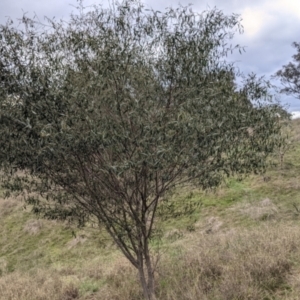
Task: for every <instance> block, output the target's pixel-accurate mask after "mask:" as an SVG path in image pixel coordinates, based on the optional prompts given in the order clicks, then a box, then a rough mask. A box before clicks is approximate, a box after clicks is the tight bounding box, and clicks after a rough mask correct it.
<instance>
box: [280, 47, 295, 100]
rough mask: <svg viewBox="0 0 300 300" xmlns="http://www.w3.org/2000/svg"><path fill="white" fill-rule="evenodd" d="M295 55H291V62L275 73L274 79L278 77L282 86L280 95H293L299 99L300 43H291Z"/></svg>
mask: <svg viewBox="0 0 300 300" xmlns="http://www.w3.org/2000/svg"><path fill="white" fill-rule="evenodd" d="M293 46H294V47H295V48H296V50H297V53H296V54H294V55H293V62H290V63H288V64H287V65H284V66H283V67H282V69H281V70H279V71H277V72H276V74H275V77H278V78H279V79H280V81H281V83H282V85H283V86H284V88H283V89H282V90H281V92H282V93H285V94H288V95H294V96H295V97H296V98H298V99H300V43H296V42H294V43H293Z"/></svg>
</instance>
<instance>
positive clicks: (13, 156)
mask: <svg viewBox="0 0 300 300" xmlns="http://www.w3.org/2000/svg"><path fill="white" fill-rule="evenodd" d="M21 21H22V24H23V25H24V27H23V31H22V30H20V29H18V30H17V29H15V28H14V27H13V25H12V24H10V23H8V24H6V25H1V27H0V49H1V56H0V67H1V72H2V74H4V75H2V76H1V81H0V105H1V111H0V123H1V127H0V134H1V148H0V165H1V168H2V170H4V171H5V172H3V174H4V175H3V178H2V181H3V184H4V185H5V186H6V187H7V188H10V189H11V190H19V191H22V192H24V195H25V197H26V201H27V202H29V203H31V204H32V207H33V211H34V212H36V213H39V214H41V215H42V216H44V217H48V218H75V217H76V218H77V219H78V220H79V221H80V222H82V223H84V222H85V221H87V220H88V219H89V218H93V219H94V220H97V222H98V223H99V224H100V225H101V226H104V227H105V228H106V230H107V232H108V233H109V234H110V236H111V237H112V239H113V240H114V241H115V243H116V244H117V245H118V247H119V249H120V250H121V251H122V252H123V254H124V255H125V256H126V257H127V259H128V260H129V261H130V262H131V263H132V265H133V266H134V267H136V268H137V270H138V272H139V278H140V282H141V285H142V289H143V293H144V296H145V298H146V299H155V285H154V268H153V261H152V259H151V252H150V244H149V243H150V239H151V237H152V235H153V224H154V220H155V215H156V212H157V208H158V206H159V203H160V202H161V201H162V200H163V198H164V195H165V193H166V192H167V191H168V190H170V189H173V188H174V187H176V186H177V185H180V184H185V183H192V184H195V185H196V186H198V187H202V188H212V187H216V186H218V185H219V184H220V183H221V182H222V180H223V179H224V177H225V176H230V175H233V174H238V175H240V176H244V175H246V174H248V173H251V172H262V171H264V169H265V166H266V158H267V156H268V155H269V154H270V153H272V151H273V149H274V147H276V143H277V140H278V139H276V136H277V135H278V134H279V132H280V124H279V123H278V122H277V119H276V117H275V114H274V111H276V110H277V109H278V105H277V104H274V103H272V102H271V100H270V99H271V98H270V96H269V94H268V88H267V86H266V85H265V84H264V83H263V81H262V80H261V79H256V78H255V76H250V77H248V78H247V79H246V80H245V81H244V84H243V86H241V87H240V88H238V87H237V85H236V84H235V83H234V82H235V77H236V74H237V72H236V71H235V68H234V66H233V65H232V64H229V63H228V62H227V61H226V59H225V57H226V55H227V53H228V52H230V51H232V50H233V48H232V47H228V46H227V44H228V42H229V40H230V39H231V38H232V36H233V33H234V32H235V31H236V30H239V29H240V25H239V18H238V16H236V15H232V16H226V15H224V14H223V13H222V12H221V11H219V10H217V9H214V10H211V11H207V12H205V13H203V14H198V13H195V12H193V11H192V10H191V9H190V8H189V7H178V8H176V9H171V8H170V9H166V11H165V12H163V13H161V12H157V11H153V10H150V11H147V10H145V9H144V7H143V5H142V4H141V3H140V2H135V1H125V2H122V3H115V6H114V8H111V9H103V8H102V7H101V6H95V7H94V8H93V9H92V10H90V11H87V12H85V10H83V9H82V8H81V9H80V10H79V14H77V15H72V16H71V18H70V21H69V22H68V23H67V24H66V23H65V22H57V21H53V20H48V23H47V25H42V24H40V23H38V22H36V21H35V20H32V19H28V18H26V17H25V16H24V17H23V19H22V20H21ZM19 28H20V27H19ZM20 170H21V171H22V172H18V171H20Z"/></svg>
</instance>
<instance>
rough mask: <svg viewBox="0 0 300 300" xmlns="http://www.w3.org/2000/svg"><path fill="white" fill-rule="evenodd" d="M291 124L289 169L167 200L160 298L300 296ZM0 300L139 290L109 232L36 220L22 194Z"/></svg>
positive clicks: (5, 223) (299, 200)
mask: <svg viewBox="0 0 300 300" xmlns="http://www.w3.org/2000/svg"><path fill="white" fill-rule="evenodd" d="M292 126H293V127H292V128H293V129H292V143H291V146H290V149H289V151H288V152H287V153H286V155H285V156H284V163H283V166H282V168H281V167H280V166H279V165H277V166H273V167H272V168H270V169H269V170H268V171H267V173H266V174H265V176H263V177H262V176H252V177H250V178H247V179H246V180H245V181H243V182H239V181H237V180H235V179H230V180H229V181H228V182H227V183H226V184H224V186H222V187H221V188H220V189H218V190H217V191H216V192H214V193H213V192H211V193H204V192H202V191H199V190H195V189H192V188H185V189H180V190H178V191H176V192H175V193H174V194H172V195H170V196H169V200H168V202H166V203H165V204H164V205H162V207H161V209H160V215H161V216H160V220H159V224H158V225H157V237H156V238H154V239H153V241H152V247H153V253H154V255H155V256H156V258H157V259H158V267H157V273H156V276H157V295H158V297H159V299H178V300H179V299H180V300H183V299H190V300H192V299H193V300H196V299H210V300H212V299H220V300H223V299H224V300H232V299H257V300H261V299H266V300H267V299H300V275H299V274H300V120H295V121H293V125H292ZM273 160H274V162H278V163H279V160H278V157H274V159H273ZM174 216H175V217H174ZM2 299H3V300H9V299H18V300H19V299H20V300H35V299H41V300H42V299H43V300H47V299H49V300H50V299H51V300H55V299H60V300H65V299H66V300H71V299H103V300H105V299H107V300H108V299H110V300H112V299H116V300H117V299H120V300H129V299H142V295H141V291H140V287H139V282H138V280H137V274H136V272H135V270H134V269H133V268H132V267H131V266H130V265H129V263H127V261H126V259H125V258H123V256H122V255H121V254H120V253H119V251H118V250H117V248H116V246H115V245H114V244H113V243H112V242H111V240H110V239H109V237H108V236H107V234H106V233H105V232H104V231H101V230H99V229H98V228H92V227H89V228H85V229H84V230H82V229H80V230H79V229H77V228H76V227H73V226H71V225H69V224H66V223H59V222H55V221H48V220H39V219H37V218H36V217H35V216H34V215H32V214H31V213H30V207H24V203H23V202H22V201H21V199H12V198H10V199H2V198H1V199H0V300H2Z"/></svg>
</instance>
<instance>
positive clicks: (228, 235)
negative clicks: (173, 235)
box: [159, 223, 300, 300]
mask: <svg viewBox="0 0 300 300" xmlns="http://www.w3.org/2000/svg"><path fill="white" fill-rule="evenodd" d="M178 244H179V245H181V247H182V254H181V255H180V256H178V257H177V263H176V264H175V262H174V258H172V259H170V258H168V259H165V260H163V261H162V265H161V266H160V279H159V281H160V288H159V295H160V299H170V300H171V299H178V300H179V299H182V300H183V299H186V300H196V299H212V300H213V299H222V300H232V299H241V300H242V299H252V300H255V299H257V300H261V299H275V298H276V297H279V298H277V299H298V298H295V295H298V294H299V295H300V280H299V279H298V281H297V280H295V276H292V275H291V274H293V273H294V274H297V272H298V271H299V269H298V268H297V265H296V264H295V263H294V262H295V261H297V262H299V261H300V231H299V228H298V226H296V225H286V224H284V223H282V224H279V223H276V224H272V223H269V224H267V225H261V226H260V227H255V228H252V229H250V230H249V229H248V230H247V229H231V230H229V231H225V232H222V231H220V232H218V233H216V234H204V233H202V234H200V236H199V237H197V239H196V240H195V235H191V236H190V237H189V238H186V239H183V240H181V241H179V242H178ZM284 293H285V294H286V296H285V297H284V298H281V296H282V294H284ZM280 295H281V296H280Z"/></svg>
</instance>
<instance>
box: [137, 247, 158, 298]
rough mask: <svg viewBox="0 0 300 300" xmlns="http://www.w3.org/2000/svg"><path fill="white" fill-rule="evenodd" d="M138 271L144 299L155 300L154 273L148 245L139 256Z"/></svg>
mask: <svg viewBox="0 0 300 300" xmlns="http://www.w3.org/2000/svg"><path fill="white" fill-rule="evenodd" d="M138 271H139V278H140V282H141V285H142V288H143V294H144V297H145V299H146V300H156V297H155V289H154V287H155V286H154V272H153V267H152V263H151V257H150V253H149V248H148V245H145V246H144V249H143V252H142V253H141V254H140V255H139V267H138Z"/></svg>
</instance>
